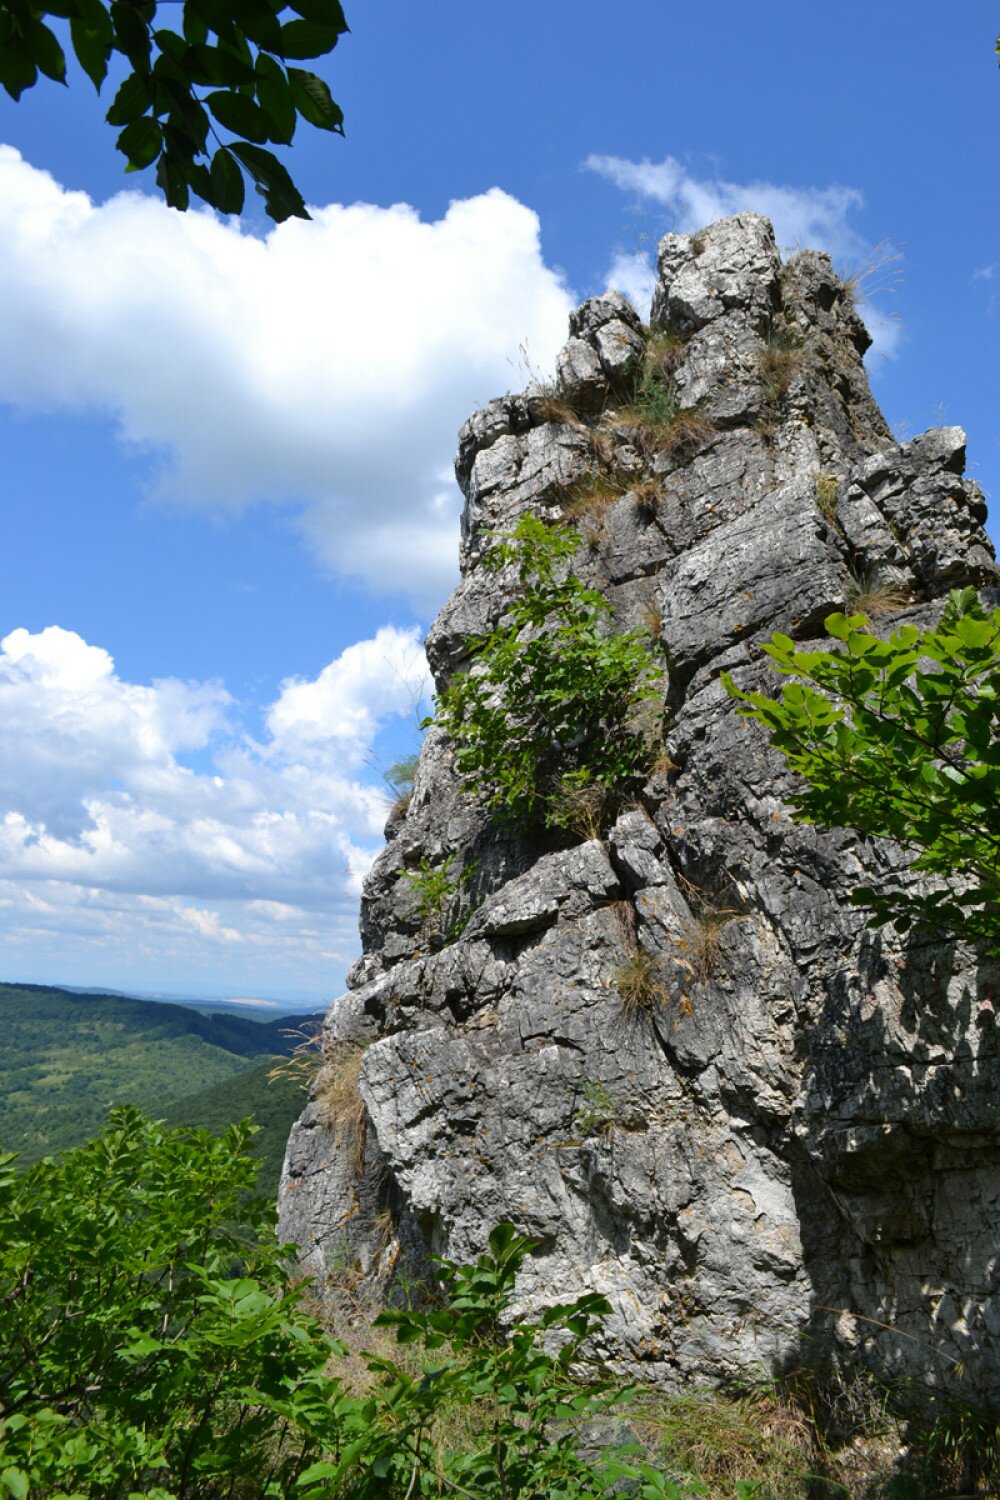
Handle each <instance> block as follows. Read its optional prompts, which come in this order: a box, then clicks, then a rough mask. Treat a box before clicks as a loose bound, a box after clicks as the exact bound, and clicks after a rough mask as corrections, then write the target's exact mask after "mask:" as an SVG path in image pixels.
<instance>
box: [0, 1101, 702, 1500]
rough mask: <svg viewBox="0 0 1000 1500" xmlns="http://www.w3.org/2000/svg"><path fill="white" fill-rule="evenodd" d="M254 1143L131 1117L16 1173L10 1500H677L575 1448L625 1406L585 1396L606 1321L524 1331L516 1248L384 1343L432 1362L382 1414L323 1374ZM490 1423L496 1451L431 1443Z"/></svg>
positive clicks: (448, 1280)
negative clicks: (451, 1428) (470, 1415)
mask: <svg viewBox="0 0 1000 1500" xmlns="http://www.w3.org/2000/svg"><path fill="white" fill-rule="evenodd" d="M248 1136H249V1128H248V1126H247V1125H246V1123H245V1122H244V1124H242V1125H238V1126H233V1127H231V1128H230V1130H229V1131H227V1133H226V1135H225V1136H224V1137H222V1138H221V1139H217V1138H214V1137H212V1136H211V1135H209V1134H208V1133H207V1132H205V1131H173V1132H168V1131H163V1130H162V1129H161V1128H160V1127H158V1126H156V1125H154V1124H152V1123H151V1122H150V1121H149V1120H146V1119H144V1118H143V1116H142V1115H140V1114H139V1112H138V1111H136V1110H134V1109H131V1108H123V1109H120V1110H116V1111H114V1112H113V1113H112V1115H111V1117H110V1120H109V1123H108V1126H107V1129H106V1130H105V1131H104V1133H103V1134H102V1135H101V1136H99V1137H98V1138H97V1139H96V1140H94V1141H91V1142H89V1143H88V1144H87V1145H86V1146H83V1147H80V1148H79V1149H78V1150H76V1151H74V1152H71V1153H69V1154H68V1155H67V1156H66V1157H65V1158H64V1159H63V1160H62V1161H60V1162H57V1161H54V1160H51V1159H49V1160H46V1161H44V1162H41V1163H39V1164H38V1165H37V1166H35V1167H33V1168H31V1169H30V1170H29V1171H28V1172H27V1173H25V1174H23V1175H21V1176H18V1175H17V1174H16V1173H15V1171H14V1164H13V1158H12V1157H11V1156H9V1155H2V1156H0V1494H6V1495H7V1496H13V1497H14V1500H27V1497H28V1496H31V1497H32V1500H43V1497H51V1500H98V1497H100V1500H126V1497H128V1500H216V1497H218V1500H221V1497H223V1496H232V1495H239V1496H241V1497H244V1500H263V1497H275V1500H277V1497H282V1500H284V1497H289V1496H292V1495H297V1496H301V1497H302V1500H404V1497H405V1500H414V1497H415V1496H427V1497H431V1496H440V1497H444V1496H446V1495H448V1496H451V1495H456V1494H464V1495H467V1496H472V1497H473V1500H533V1497H537V1496H540V1495H545V1496H547V1497H549V1496H551V1497H555V1500H597V1497H600V1496H606V1495H610V1494H611V1493H613V1492H615V1490H616V1487H617V1486H618V1485H619V1484H620V1482H621V1480H623V1479H631V1480H632V1481H633V1482H634V1486H635V1488H634V1489H633V1490H632V1491H631V1492H632V1493H635V1494H638V1495H641V1496H642V1497H644V1500H658V1497H659V1500H679V1497H680V1495H681V1491H680V1490H679V1489H678V1487H677V1486H676V1485H675V1484H673V1483H671V1482H669V1481H668V1480H666V1479H665V1478H664V1477H663V1476H662V1475H661V1474H659V1473H658V1472H656V1471H655V1470H654V1468H653V1467H652V1466H651V1465H649V1464H647V1463H645V1462H643V1461H642V1459H641V1457H640V1458H639V1459H638V1460H637V1461H633V1459H632V1458H631V1456H629V1455H626V1454H621V1453H619V1454H615V1453H613V1452H607V1453H605V1454H604V1455H603V1456H602V1457H601V1458H597V1459H593V1458H588V1457H585V1456H584V1455H583V1454H581V1452H580V1447H579V1435H578V1429H579V1424H580V1423H581V1422H582V1421H585V1420H587V1419H591V1418H593V1417H595V1416H598V1415H600V1414H602V1413H604V1412H607V1411H609V1410H611V1409H612V1408H613V1407H614V1405H615V1403H616V1402H617V1401H618V1400H619V1399H620V1396H621V1394H622V1393H621V1392H619V1391H616V1390H615V1389H614V1388H613V1387H612V1386H611V1385H610V1384H608V1383H607V1382H597V1383H596V1384H591V1385H589V1386H584V1385H582V1384H581V1383H580V1382H579V1381H578V1380H577V1379H576V1378H575V1376H574V1373H573V1367H574V1365H575V1364H576V1363H577V1362H578V1360H579V1358H580V1355H581V1351H582V1348H583V1345H584V1342H585V1341H586V1339H587V1338H588V1337H589V1336H590V1334H591V1333H592V1332H593V1331H594V1330H595V1328H596V1327H597V1325H598V1323H599V1321H600V1319H601V1318H602V1317H603V1316H604V1315H605V1314H606V1313H607V1312H608V1310H609V1308H608V1304H607V1303H606V1302H605V1301H604V1299H603V1298H601V1297H598V1296H595V1295H587V1296H583V1297H581V1298H578V1299H577V1300H576V1301H575V1302H571V1303H566V1304H563V1305H560V1306H557V1307H552V1308H549V1309H548V1310H547V1311H546V1312H544V1313H543V1314H542V1315H541V1316H540V1317H539V1318H538V1319H537V1320H534V1321H532V1320H528V1319H514V1320H513V1321H511V1317H510V1315H511V1303H512V1297H513V1291H514V1283H515V1278H516V1275H517V1272H518V1269H519V1268H520V1266H521V1265H522V1264H523V1262H524V1259H525V1257H526V1256H527V1255H528V1254H529V1253H530V1252H531V1250H532V1249H534V1248H535V1247H534V1245H533V1244H532V1242H531V1241H529V1240H527V1239H525V1238H524V1236H522V1235H520V1234H518V1233H517V1232H516V1231H515V1229H514V1228H513V1227H512V1226H511V1225H509V1224H507V1225H501V1226H500V1227H499V1228H497V1229H496V1230H494V1232H493V1234H492V1235H491V1236H490V1243H489V1250H488V1252H487V1253H486V1254H484V1255H482V1256H481V1257H480V1258H479V1260H478V1261H477V1262H476V1263H475V1264H474V1265H465V1266H458V1265H453V1264H451V1263H449V1262H444V1261H443V1262H440V1265H441V1270H442V1276H443V1278H444V1282H445V1285H446V1287H447V1300H446V1302H445V1304H444V1305H443V1306H440V1307H436V1308H433V1309H431V1310H429V1311H421V1312H412V1311H392V1312H389V1313H386V1314H383V1316H382V1318H381V1319H380V1320H379V1321H380V1322H381V1323H383V1324H385V1325H387V1326H390V1327H394V1328H395V1330H396V1336H397V1339H398V1340H399V1342H400V1344H409V1345H414V1346H416V1347H417V1348H418V1349H419V1350H420V1351H421V1359H420V1366H421V1368H420V1370H419V1372H418V1373H414V1372H413V1370H412V1365H411V1367H410V1368H404V1367H403V1365H402V1364H400V1363H397V1362H396V1361H394V1360H392V1359H389V1358H383V1357H375V1356H368V1363H369V1367H370V1369H371V1371H372V1372H373V1374H375V1376H376V1377H377V1384H375V1385H374V1386H373V1387H372V1388H371V1389H370V1391H369V1392H368V1393H367V1394H365V1395H363V1396H355V1395H352V1394H351V1393H350V1392H349V1390H348V1389H347V1388H346V1386H345V1385H344V1384H343V1383H342V1382H341V1381H340V1380H339V1379H338V1378H337V1377H336V1376H331V1375H329V1374H327V1373H326V1366H327V1365H328V1363H329V1362H330V1360H331V1359H336V1358H337V1357H340V1356H343V1355H345V1354H346V1352H347V1351H346V1346H344V1345H343V1344H339V1343H337V1342H336V1341H334V1340H331V1339H330V1338H328V1336H327V1335H326V1334H325V1333H324V1332H323V1330H322V1329H321V1328H320V1327H319V1325H318V1324H317V1323H316V1322H315V1320H314V1319H313V1318H312V1317H310V1316H309V1314H308V1313H307V1312H306V1311H305V1310H304V1309H303V1307H302V1305H301V1301H300V1298H301V1293H302V1289H301V1288H298V1289H292V1288H290V1287H289V1285H288V1282H287V1280H286V1278H285V1273H284V1269H283V1263H282V1262H283V1247H280V1246H279V1245H278V1244H277V1242H276V1241H275V1239H274V1236H273V1232H272V1227H271V1221H272V1218H273V1215H272V1214H271V1213H270V1212H269V1211H268V1210H266V1209H265V1207H264V1205H263V1204H262V1202H261V1200H259V1199H254V1198H253V1197H248V1196H247V1193H248V1190H249V1189H250V1188H251V1187H252V1184H253V1178H254V1174H255V1170H256V1169H255V1167H254V1165H253V1164H252V1163H251V1162H250V1161H249V1160H248V1158H247V1155H246V1145H247V1140H248ZM472 1407H474V1408H475V1409H476V1410H477V1412H479V1413H480V1414H481V1416H482V1420H481V1421H480V1422H479V1423H478V1424H477V1427H476V1429H475V1431H476V1432H477V1433H478V1437H474V1438H473V1439H471V1440H470V1441H468V1442H466V1443H465V1444H463V1445H461V1446H460V1447H459V1448H453V1447H450V1446H447V1447H444V1448H442V1447H440V1446H439V1445H438V1444H437V1443H435V1442H434V1441H432V1440H431V1435H432V1434H433V1433H434V1432H435V1431H436V1430H439V1429H440V1420H439V1419H440V1417H441V1414H442V1412H443V1411H444V1410H445V1409H447V1408H459V1409H464V1408H472ZM695 1489H696V1486H693V1485H692V1486H690V1487H686V1488H685V1491H684V1493H685V1494H688V1493H693V1492H694V1491H695Z"/></svg>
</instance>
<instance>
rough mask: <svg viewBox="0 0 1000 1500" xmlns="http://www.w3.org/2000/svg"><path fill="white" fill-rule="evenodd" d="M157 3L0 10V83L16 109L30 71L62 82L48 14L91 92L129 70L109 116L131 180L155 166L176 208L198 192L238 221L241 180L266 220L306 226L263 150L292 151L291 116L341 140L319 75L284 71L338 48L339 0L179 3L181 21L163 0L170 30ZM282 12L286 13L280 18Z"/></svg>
mask: <svg viewBox="0 0 1000 1500" xmlns="http://www.w3.org/2000/svg"><path fill="white" fill-rule="evenodd" d="M166 3H168V0H56V3H50V4H48V5H45V6H38V5H35V4H33V3H31V0H0V84H2V86H3V87H4V88H5V89H6V91H7V93H8V94H9V95H10V96H11V98H12V99H20V97H21V95H22V94H23V93H24V91H25V89H29V88H31V87H33V86H34V84H35V83H36V81H37V79H38V77H39V75H40V74H42V75H44V76H45V77H46V78H51V79H52V80H54V82H56V83H65V82H66V55H65V53H64V51H63V48H62V44H61V42H60V41H59V38H58V36H57V35H56V33H55V31H53V30H52V29H51V27H49V26H48V25H46V18H49V17H56V18H58V19H61V20H64V21H67V22H68V23H69V36H70V42H71V45H72V48H73V51H74V52H75V53H76V56H77V59H78V61H79V63H80V66H81V67H82V68H83V71H84V72H85V73H86V74H87V76H88V77H89V78H90V80H91V82H92V83H93V85H94V87H95V88H96V89H97V90H98V91H99V90H100V88H101V85H102V84H103V82H104V80H105V78H106V77H107V73H108V66H109V64H110V63H111V62H112V60H113V59H114V58H115V57H116V56H117V57H118V58H119V59H121V60H123V61H124V62H125V63H126V64H127V65H128V68H129V70H130V71H129V72H128V73H127V74H126V76H125V79H124V81H123V82H122V83H121V85H120V86H119V88H118V90H117V92H116V94H115V97H114V99H113V101H112V103H111V107H110V109H109V110H108V112H107V116H106V118H107V121H108V123H109V125H112V126H114V127H115V128H116V129H118V131H119V134H118V138H117V143H116V144H117V147H118V150H119V151H120V152H121V153H122V155H123V156H124V157H125V160H126V162H127V165H126V168H125V170H126V171H127V172H137V171H140V170H141V169H142V168H144V167H151V166H154V165H155V167H156V181H157V184H158V186H159V187H160V189H161V191H162V192H163V195H164V197H165V198H166V200H167V202H168V203H169V204H170V206H171V207H172V208H179V209H186V208H187V206H188V203H189V201H190V196H191V194H192V193H194V194H195V196H196V197H198V198H202V199H204V201H205V202H206V203H210V204H211V205H212V207H213V208H217V209H219V211H220V212H221V213H226V214H238V213H240V212H241V211H242V208H243V200H244V175H245V176H246V177H247V178H249V179H250V181H252V182H253V183H254V185H255V186H256V188H257V191H258V192H259V193H260V194H261V196H262V197H263V199H264V208H265V211H266V212H267V213H268V214H269V215H270V216H271V218H272V219H275V220H277V221H279V222H280V221H281V220H283V219H287V218H290V217H292V216H294V217H297V218H300V219H307V218H308V217H309V215H308V213H307V212H306V206H305V203H304V202H303V200H302V195H301V193H300V192H299V190H298V188H297V187H296V186H295V184H294V182H293V181H292V179H291V177H289V175H288V173H287V171H286V170H285V168H284V167H283V166H282V165H281V163H280V162H279V161H278V159H277V157H275V156H274V155H273V153H272V152H270V151H266V150H265V149H264V146H265V145H266V144H268V143H274V144H276V145H280V146H288V145H291V142H292V137H293V136H294V134H295V127H296V124H297V123H298V120H299V118H302V119H303V120H306V121H307V122H308V123H309V124H310V125H316V126H318V128H319V129H320V130H331V131H335V132H337V133H338V134H339V135H343V133H344V128H343V118H344V117H343V113H342V111H341V109H340V107H339V105H337V104H336V103H335V102H334V99H333V97H332V95H331V93H330V90H329V88H328V87H327V85H326V84H325V83H324V81H323V79H322V78H319V77H317V75H316V74H315V73H312V72H310V71H308V70H307V69H305V68H298V67H293V66H290V60H291V61H297V60H299V59H302V58H314V57H325V56H326V55H327V54H328V53H329V52H331V51H332V50H333V48H334V47H335V46H336V45H337V41H338V40H339V38H340V37H341V36H342V35H343V34H344V32H345V31H347V29H348V28H347V22H346V20H345V19H344V12H343V10H342V8H341V5H340V0H287V4H286V0H251V3H249V4H248V3H247V0H183V9H182V11H181V13H180V15H179V16H177V5H176V0H169V3H170V4H171V10H170V18H171V21H173V20H174V19H175V16H176V19H177V21H178V22H179V28H180V29H179V30H177V31H174V30H171V29H169V27H167V26H164V25H163V24H161V17H160V14H159V13H160V11H161V10H162V9H163V7H164V5H165V4H166ZM288 9H291V10H292V11H293V12H294V15H293V17H292V19H291V20H287V21H282V20H281V19H280V16H281V13H282V12H283V11H286V10H288ZM220 129H221V130H223V131H224V132H225V133H226V136H227V139H225V140H223V139H221V138H220V136H219V134H218V132H219V130H220ZM213 142H214V146H213V144H212V143H213Z"/></svg>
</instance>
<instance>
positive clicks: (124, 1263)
mask: <svg viewBox="0 0 1000 1500" xmlns="http://www.w3.org/2000/svg"><path fill="white" fill-rule="evenodd" d="M248 1137H249V1127H248V1126H247V1125H246V1124H245V1123H244V1124H243V1125H241V1126H233V1127H231V1129H230V1130H229V1131H227V1133H226V1135H225V1136H223V1137H222V1138H221V1139H220V1138H216V1137H213V1136H211V1135H209V1134H208V1133H207V1132H205V1131H195V1132H164V1131H162V1130H161V1129H160V1128H159V1127H157V1126H156V1125H154V1124H152V1123H151V1122H150V1121H148V1120H145V1119H144V1118H143V1117H142V1116H141V1115H140V1114H139V1113H138V1111H136V1110H134V1109H131V1108H122V1109H119V1110H115V1111H113V1112H112V1114H111V1117H110V1121H109V1125H108V1128H107V1129H106V1130H105V1132H104V1133H103V1134H102V1135H101V1136H99V1137H98V1138H97V1139H96V1140H94V1141H91V1142H89V1143H88V1144H87V1145H85V1146H82V1147H80V1148H79V1149H78V1150H76V1151H74V1152H71V1153H69V1154H68V1155H67V1156H66V1157H65V1158H64V1159H63V1160H62V1161H60V1162H57V1161H54V1160H51V1159H49V1160H46V1161H43V1162H40V1163H38V1164H37V1165H36V1166H34V1167H32V1168H31V1169H30V1170H29V1171H28V1172H27V1173H25V1174H24V1175H23V1176H21V1177H17V1176H16V1175H15V1172H14V1161H13V1158H12V1157H10V1156H4V1157H2V1158H0V1225H2V1233H0V1481H2V1482H4V1483H5V1484H6V1487H7V1490H8V1491H9V1493H10V1494H12V1495H14V1496H15V1497H17V1496H18V1495H27V1494H28V1493H29V1492H30V1493H31V1494H32V1495H56V1496H63V1495H71V1496H75V1495H81V1496H105V1495H106V1496H116V1497H117V1496H119V1495H122V1496H124V1495H125V1494H128V1493H133V1492H136V1491H141V1492H142V1493H143V1494H148V1495H149V1496H150V1500H153V1497H155V1500H167V1496H177V1497H182V1496H183V1497H187V1496H195V1495H197V1496H198V1497H199V1500H201V1497H206V1500H207V1497H212V1496H216V1495H223V1494H228V1493H231V1489H230V1485H231V1481H232V1480H233V1479H235V1478H236V1477H237V1476H239V1475H241V1474H244V1473H247V1472H250V1473H253V1472H256V1473H259V1474H260V1475H261V1476H262V1478H263V1482H262V1483H261V1485H260V1487H259V1490H258V1493H259V1494H261V1495H284V1494H286V1493H288V1492H289V1491H290V1488H291V1486H292V1485H293V1484H294V1482H295V1479H296V1477H297V1475H298V1473H299V1472H300V1470H301V1468H302V1466H303V1462H304V1458H303V1453H304V1452H306V1451H308V1450H309V1449H310V1448H312V1447H318V1441H319V1434H320V1433H321V1432H322V1433H325V1432H326V1430H327V1427H328V1424H329V1421H330V1417H329V1416H328V1415H327V1411H328V1404H329V1400H330V1396H331V1394H335V1393H331V1391H330V1389H329V1383H328V1382H327V1381H326V1380H325V1378H324V1376H323V1373H322V1369H323V1363H324V1361H325V1359H326V1358H327V1356H328V1353H329V1348H328V1345H327V1342H326V1340H325V1339H324V1338H323V1337H322V1335H321V1334H320V1331H319V1330H318V1329H317V1328H316V1327H315V1326H314V1325H313V1324H312V1323H311V1322H310V1320H309V1319H308V1318H306V1316H305V1314H304V1313H303V1312H302V1311H301V1309H300V1308H299V1307H298V1305H297V1304H298V1295H297V1293H295V1292H293V1291H291V1290H289V1288H288V1285H287V1282H286V1280H285V1276H284V1272H283V1269H282V1264H281V1255H280V1248H279V1246H278V1244H277V1242H276V1241H275V1239H274V1236H273V1233H272V1232H271V1222H272V1219H273V1210H269V1209H268V1208H267V1207H266V1206H265V1204H264V1203H263V1200H261V1199H254V1198H247V1197H246V1195H247V1193H248V1191H249V1190H250V1189H251V1188H252V1186H253V1181H254V1177H255V1175H256V1168H255V1166H254V1164H253V1163H252V1162H251V1161H250V1160H249V1159H248V1157H247V1156H246V1154H245V1149H244V1148H245V1146H246V1144H247V1140H248ZM289 1419H291V1420H293V1421H294V1422H295V1424H296V1428H297V1430H298V1431H299V1433H300V1434H301V1437H302V1442H303V1445H304V1447H303V1446H301V1445H300V1448H299V1450H298V1451H296V1452H290V1451H289V1452H282V1451H281V1450H280V1449H279V1448H276V1446H275V1443H276V1440H277V1438H278V1437H279V1435H280V1432H281V1429H282V1427H283V1426H284V1424H285V1423H286V1421H287V1420H289Z"/></svg>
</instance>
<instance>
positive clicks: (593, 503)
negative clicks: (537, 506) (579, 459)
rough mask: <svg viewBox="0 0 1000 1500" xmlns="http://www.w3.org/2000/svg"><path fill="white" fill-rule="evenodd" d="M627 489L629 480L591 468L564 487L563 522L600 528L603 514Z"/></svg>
mask: <svg viewBox="0 0 1000 1500" xmlns="http://www.w3.org/2000/svg"><path fill="white" fill-rule="evenodd" d="M628 488H629V483H628V480H627V479H626V478H624V477H623V476H621V475H618V474H613V473H612V474H609V473H606V472H605V471H604V470H602V469H592V470H591V471H590V473H589V474H584V475H583V476H582V478H580V479H577V480H575V481H574V483H573V484H570V485H567V487H566V489H565V491H564V492H563V500H562V513H563V520H564V521H568V522H569V524H570V525H571V526H580V525H581V524H583V523H587V522H589V523H591V524H592V525H593V524H598V525H602V524H603V521H602V518H603V513H604V511H606V510H607V508H608V506H609V505H613V504H614V503H615V501H616V500H620V499H621V497H622V496H623V495H624V494H626V493H627V492H628Z"/></svg>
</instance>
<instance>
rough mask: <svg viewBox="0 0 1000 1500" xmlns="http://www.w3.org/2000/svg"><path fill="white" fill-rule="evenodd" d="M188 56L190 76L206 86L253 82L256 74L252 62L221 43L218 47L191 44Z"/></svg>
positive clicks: (229, 85)
mask: <svg viewBox="0 0 1000 1500" xmlns="http://www.w3.org/2000/svg"><path fill="white" fill-rule="evenodd" d="M189 58H190V62H189V69H190V72H191V75H192V77H193V78H194V79H195V81H196V82H197V83H200V84H202V85H204V86H205V87H206V88H208V87H211V86H219V85H222V86H224V87H227V88H230V87H232V86H234V85H238V84H243V83H253V81H254V78H255V76H256V75H255V73H254V69H253V65H252V63H249V62H248V61H247V60H246V58H245V57H243V56H242V55H241V54H240V53H239V52H236V51H234V50H233V49H232V48H231V47H226V46H223V45H221V44H220V45H219V46H218V47H209V46H200V45H196V46H193V47H192V48H191V50H190V53H189Z"/></svg>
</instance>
